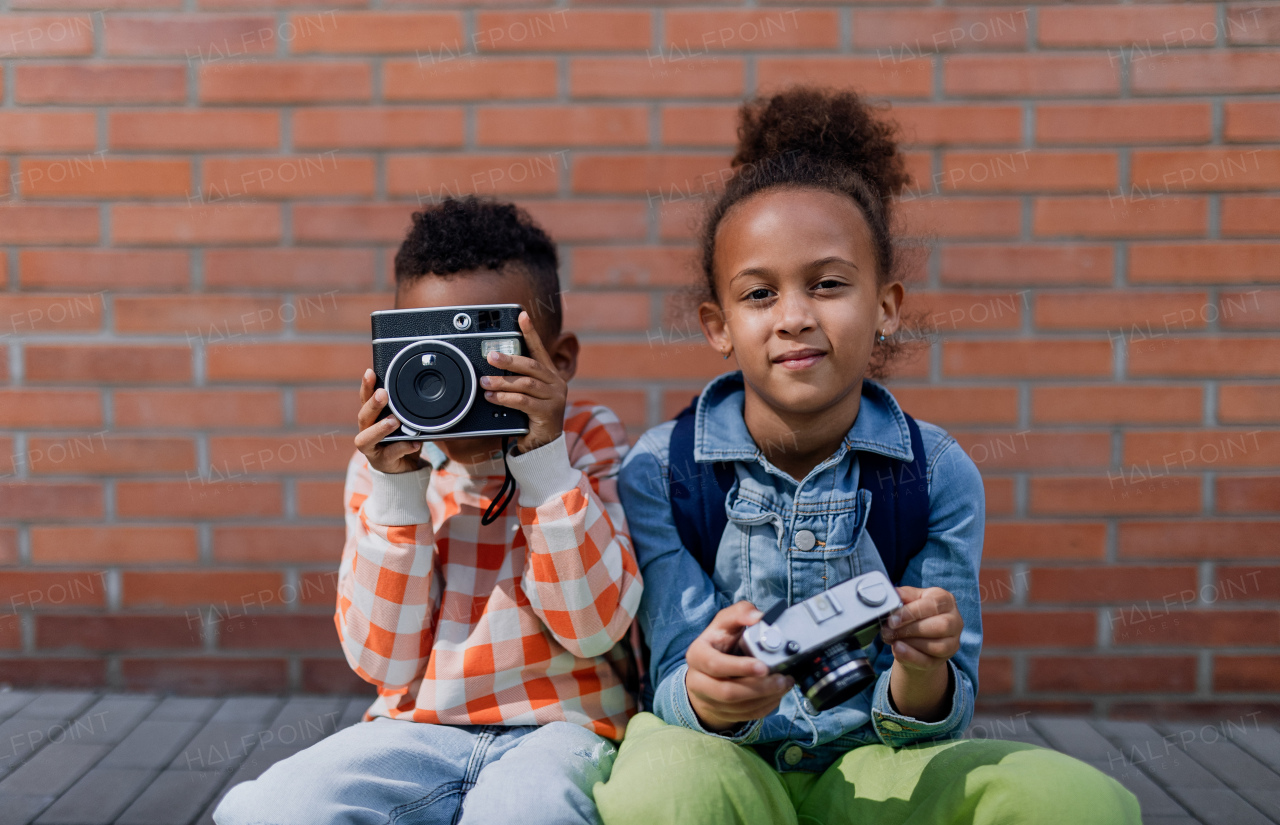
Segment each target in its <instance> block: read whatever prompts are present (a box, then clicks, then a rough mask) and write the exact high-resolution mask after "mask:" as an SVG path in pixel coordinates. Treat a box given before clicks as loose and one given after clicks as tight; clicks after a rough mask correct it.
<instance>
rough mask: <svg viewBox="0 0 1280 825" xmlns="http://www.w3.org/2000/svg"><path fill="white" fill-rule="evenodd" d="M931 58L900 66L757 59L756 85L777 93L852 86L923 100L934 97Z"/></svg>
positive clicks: (870, 60)
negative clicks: (794, 88) (797, 87)
mask: <svg viewBox="0 0 1280 825" xmlns="http://www.w3.org/2000/svg"><path fill="white" fill-rule="evenodd" d="M933 61H934V58H933V57H923V58H920V59H917V60H912V61H909V62H907V63H903V64H900V65H896V66H895V65H893V64H888V65H886V64H884V63H882V61H881V60H880V59H878V58H874V57H760V58H758V59H757V61H756V73H757V74H756V77H757V80H756V84H757V86H758V88H759V89H761V90H762V91H777V90H780V89H782V88H784V87H787V86H791V85H794V84H797V83H804V84H811V85H818V86H836V85H839V86H854V87H856V88H857V89H858V91H859V92H861V93H863V94H868V95H872V96H877V97H892V98H926V97H929V96H930V95H931V94H932V93H933Z"/></svg>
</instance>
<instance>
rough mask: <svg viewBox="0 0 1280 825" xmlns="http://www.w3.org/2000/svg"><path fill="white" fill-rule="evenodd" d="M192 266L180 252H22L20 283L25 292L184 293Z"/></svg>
mask: <svg viewBox="0 0 1280 825" xmlns="http://www.w3.org/2000/svg"><path fill="white" fill-rule="evenodd" d="M189 265H190V256H189V254H188V253H187V252H185V251H177V250H174V251H169V250H160V251H145V252H143V251H138V252H131V251H129V252H127V251H123V250H114V249H87V250H79V249H57V250H51V249H23V250H21V251H20V252H19V253H18V282H19V284H20V285H21V287H22V289H24V290H33V289H84V290H95V289H96V290H102V289H107V288H109V289H110V290H111V291H112V292H122V291H127V290H138V289H142V290H147V291H157V290H171V289H182V288H184V287H186V286H187V285H188V283H189V282H190V277H189V276H188V274H187V272H188V267H189Z"/></svg>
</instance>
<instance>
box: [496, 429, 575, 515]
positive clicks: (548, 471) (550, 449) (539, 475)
mask: <svg viewBox="0 0 1280 825" xmlns="http://www.w3.org/2000/svg"><path fill="white" fill-rule="evenodd" d="M507 466H508V467H509V468H510V469H511V475H513V476H515V479H516V483H517V484H519V485H520V506H521V507H537V506H539V505H540V504H542V503H543V502H544V501H546V500H547V499H549V498H551V497H552V496H558V495H560V494H561V493H564V492H567V491H569V490H572V489H573V488H574V487H577V486H578V480H579V479H580V478H582V471H581V470H578V469H575V468H574V466H573V465H572V464H570V463H569V448H568V446H567V443H566V441H565V437H564V433H560V437H559V438H557V439H556V440H555V441H552V442H550V443H547V444H543V445H542V446H541V447H539V448H538V449H536V450H530V451H529V452H527V453H520V454H519V455H510V454H508V455H507Z"/></svg>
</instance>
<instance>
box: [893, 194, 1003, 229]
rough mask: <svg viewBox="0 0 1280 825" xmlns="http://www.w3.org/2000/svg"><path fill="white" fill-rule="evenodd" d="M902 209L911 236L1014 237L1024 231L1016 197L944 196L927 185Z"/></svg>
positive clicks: (900, 218)
mask: <svg viewBox="0 0 1280 825" xmlns="http://www.w3.org/2000/svg"><path fill="white" fill-rule="evenodd" d="M915 191H917V192H920V194H914V195H909V196H908V197H907V198H905V199H904V200H903V201H901V206H900V208H899V210H898V221H899V223H900V225H901V226H902V232H903V233H904V234H905V235H907V236H908V237H916V236H925V237H936V238H947V239H974V240H993V239H997V238H1005V239H1009V240H1013V239H1015V238H1017V237H1018V235H1019V234H1020V233H1021V231H1022V205H1021V204H1020V203H1019V202H1018V201H1017V200H1016V199H1014V198H964V197H950V196H947V197H943V196H939V195H935V194H932V193H931V192H930V190H929V188H928V187H927V186H925V187H924V188H923V190H919V189H917V190H915Z"/></svg>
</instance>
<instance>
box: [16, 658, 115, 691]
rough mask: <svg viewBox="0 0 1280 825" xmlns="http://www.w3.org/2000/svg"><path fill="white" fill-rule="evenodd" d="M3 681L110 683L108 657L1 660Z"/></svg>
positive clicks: (79, 685) (25, 683) (25, 684)
mask: <svg viewBox="0 0 1280 825" xmlns="http://www.w3.org/2000/svg"><path fill="white" fill-rule="evenodd" d="M0 680H3V681H4V682H6V683H8V684H11V685H13V686H15V687H61V688H73V687H74V688H99V687H103V686H104V685H106V683H107V663H106V660H105V659H68V658H65V657H58V658H52V657H44V658H39V659H32V658H21V659H0Z"/></svg>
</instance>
